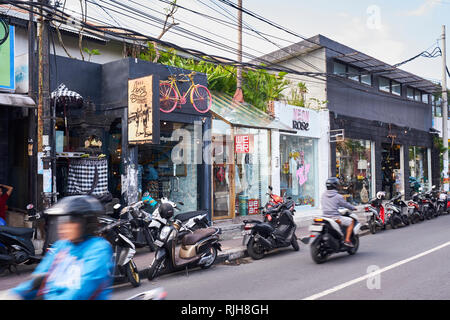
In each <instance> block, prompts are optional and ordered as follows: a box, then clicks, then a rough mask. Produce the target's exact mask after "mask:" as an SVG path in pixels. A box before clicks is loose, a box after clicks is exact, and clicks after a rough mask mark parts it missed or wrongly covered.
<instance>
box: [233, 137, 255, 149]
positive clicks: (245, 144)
mask: <svg viewBox="0 0 450 320" xmlns="http://www.w3.org/2000/svg"><path fill="white" fill-rule="evenodd" d="M253 140H254V139H253V135H252V134H238V135H235V136H234V152H235V153H253Z"/></svg>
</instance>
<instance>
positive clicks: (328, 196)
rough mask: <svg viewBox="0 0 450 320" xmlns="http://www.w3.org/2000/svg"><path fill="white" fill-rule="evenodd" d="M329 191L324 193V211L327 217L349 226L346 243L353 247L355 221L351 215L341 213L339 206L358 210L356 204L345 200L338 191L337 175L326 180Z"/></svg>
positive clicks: (322, 202)
mask: <svg viewBox="0 0 450 320" xmlns="http://www.w3.org/2000/svg"><path fill="white" fill-rule="evenodd" d="M326 186H327V191H325V192H324V193H323V194H322V197H321V200H320V202H321V204H322V212H323V215H324V216H325V217H328V218H333V219H334V220H335V221H336V222H337V223H339V224H340V225H342V226H345V227H347V230H346V234H345V240H344V244H345V245H346V246H348V247H353V243H352V242H351V241H350V236H351V234H352V230H353V226H354V224H355V223H354V221H353V219H352V218H350V217H345V216H342V215H341V214H339V211H338V209H339V207H344V208H347V209H350V210H357V209H356V208H355V207H354V206H352V205H351V204H350V203H348V202H347V201H345V200H344V197H343V196H342V195H340V194H339V193H338V190H339V187H340V182H339V179H338V178H336V177H331V178H328V179H327V181H326Z"/></svg>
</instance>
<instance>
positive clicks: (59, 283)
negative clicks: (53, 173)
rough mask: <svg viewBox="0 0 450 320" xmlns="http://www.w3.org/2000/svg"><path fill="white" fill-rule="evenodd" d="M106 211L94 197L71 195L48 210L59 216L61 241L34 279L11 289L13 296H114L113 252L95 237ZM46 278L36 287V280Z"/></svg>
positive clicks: (70, 298)
mask: <svg viewBox="0 0 450 320" xmlns="http://www.w3.org/2000/svg"><path fill="white" fill-rule="evenodd" d="M103 211H104V209H103V206H102V205H101V203H100V202H99V201H98V200H97V199H95V198H94V197H91V196H86V195H81V196H69V197H66V198H63V199H61V200H60V201H59V202H58V203H56V204H55V205H54V206H52V207H51V208H49V209H47V210H46V212H45V213H46V214H48V215H49V216H53V217H57V219H58V220H57V221H58V235H59V240H58V241H57V242H55V243H54V245H53V246H52V248H51V250H49V251H47V253H46V255H45V257H44V258H43V259H42V261H41V263H40V264H39V265H38V266H37V267H36V269H35V270H34V272H33V274H32V276H33V278H32V279H31V280H29V281H26V282H24V283H22V284H20V285H18V286H17V287H15V288H13V289H11V290H9V291H8V294H9V298H10V299H25V300H29V299H45V300H93V299H98V300H103V299H108V298H109V297H110V295H111V289H110V286H111V285H112V281H113V278H112V271H113V268H114V264H113V252H112V248H111V245H110V244H109V242H108V241H106V240H105V239H103V238H100V237H95V236H94V232H95V231H96V229H97V227H98V221H97V215H99V214H102V213H103ZM39 277H41V278H43V280H42V282H39V288H36V284H35V281H34V280H33V279H37V278H39Z"/></svg>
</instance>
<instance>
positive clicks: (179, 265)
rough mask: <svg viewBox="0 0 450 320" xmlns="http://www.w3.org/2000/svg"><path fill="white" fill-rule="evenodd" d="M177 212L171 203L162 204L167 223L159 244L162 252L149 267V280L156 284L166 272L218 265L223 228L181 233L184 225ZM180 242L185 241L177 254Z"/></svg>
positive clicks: (159, 252)
mask: <svg viewBox="0 0 450 320" xmlns="http://www.w3.org/2000/svg"><path fill="white" fill-rule="evenodd" d="M175 208H176V207H173V206H172V205H171V204H170V203H162V204H161V205H160V207H159V214H160V215H161V217H162V218H163V219H166V221H167V222H166V224H165V226H164V227H163V228H162V229H161V232H160V233H159V235H158V239H157V240H155V245H156V246H157V247H158V249H157V250H156V252H155V258H154V259H153V262H152V263H151V264H150V267H149V271H148V275H147V277H148V279H149V280H153V279H154V278H155V277H156V276H157V275H158V274H159V272H160V271H161V270H163V269H167V270H168V271H172V270H177V269H183V268H186V269H187V268H189V267H197V266H199V267H201V268H202V269H207V268H209V267H211V266H212V265H213V264H214V261H215V260H216V258H217V251H218V250H221V245H220V243H219V234H220V233H221V229H220V228H216V227H209V228H202V229H197V230H195V231H191V230H188V229H187V228H185V230H184V231H181V228H182V222H181V221H180V220H178V219H177V218H176V217H175V218H173V216H174V209H175ZM178 239H182V240H181V247H180V249H179V250H176V245H177V242H178Z"/></svg>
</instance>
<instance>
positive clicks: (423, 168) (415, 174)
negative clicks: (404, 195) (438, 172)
mask: <svg viewBox="0 0 450 320" xmlns="http://www.w3.org/2000/svg"><path fill="white" fill-rule="evenodd" d="M409 174H410V175H409V182H410V187H411V189H412V190H411V191H413V190H414V191H419V187H421V186H423V187H425V188H428V157H427V148H422V147H409Z"/></svg>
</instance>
